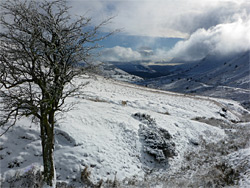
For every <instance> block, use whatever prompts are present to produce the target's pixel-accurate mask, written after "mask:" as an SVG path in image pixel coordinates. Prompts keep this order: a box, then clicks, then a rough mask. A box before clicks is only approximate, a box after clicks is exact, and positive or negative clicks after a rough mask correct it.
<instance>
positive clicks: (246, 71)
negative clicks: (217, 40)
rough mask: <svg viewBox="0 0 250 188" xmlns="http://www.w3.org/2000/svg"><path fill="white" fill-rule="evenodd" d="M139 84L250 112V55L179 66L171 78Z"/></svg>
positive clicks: (247, 53)
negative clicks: (228, 103) (198, 96)
mask: <svg viewBox="0 0 250 188" xmlns="http://www.w3.org/2000/svg"><path fill="white" fill-rule="evenodd" d="M140 84H143V85H147V86H149V87H153V88H159V89H163V90H168V91H176V92H182V93H196V94H201V95H205V96H213V97H221V98H228V99H233V100H237V101H239V102H241V103H242V104H243V105H245V107H246V108H250V52H245V53H241V54H238V55H237V56H235V57H228V58H224V59H216V57H213V56H208V57H207V58H204V59H203V60H202V61H200V62H199V63H194V64H193V65H192V64H191V66H189V67H183V66H182V65H181V66H180V70H179V71H173V72H172V73H169V75H168V76H165V77H160V78H156V79H151V80H146V81H143V82H141V83H140Z"/></svg>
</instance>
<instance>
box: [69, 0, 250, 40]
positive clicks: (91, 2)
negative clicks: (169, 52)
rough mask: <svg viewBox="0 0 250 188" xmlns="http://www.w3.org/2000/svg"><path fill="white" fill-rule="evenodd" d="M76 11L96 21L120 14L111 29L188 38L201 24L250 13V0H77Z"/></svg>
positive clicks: (145, 34) (222, 21) (205, 24)
mask: <svg viewBox="0 0 250 188" xmlns="http://www.w3.org/2000/svg"><path fill="white" fill-rule="evenodd" d="M69 2H70V5H71V6H72V8H73V9H72V13H73V14H85V13H86V12H87V15H89V16H90V17H92V18H93V19H94V21H95V22H96V23H98V22H100V21H101V20H103V19H105V18H107V17H109V16H112V15H113V16H116V18H115V19H114V20H113V21H112V22H113V23H112V24H110V25H109V26H107V27H109V28H108V29H111V30H112V29H117V28H123V29H124V30H123V31H124V32H125V33H126V34H129V35H139V36H157V37H180V38H187V37H188V36H189V35H190V34H191V33H192V32H194V31H196V30H197V29H199V28H205V29H208V28H210V27H212V26H215V25H218V24H222V23H230V22H233V21H235V20H236V19H237V16H240V17H241V18H243V17H244V15H243V14H249V13H250V0H202V1H201V0H175V1H173V0H74V1H69Z"/></svg>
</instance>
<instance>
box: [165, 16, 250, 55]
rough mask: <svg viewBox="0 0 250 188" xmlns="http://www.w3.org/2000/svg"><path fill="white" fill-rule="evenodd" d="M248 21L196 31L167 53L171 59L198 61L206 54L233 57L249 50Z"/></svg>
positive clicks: (249, 27)
mask: <svg viewBox="0 0 250 188" xmlns="http://www.w3.org/2000/svg"><path fill="white" fill-rule="evenodd" d="M249 31H250V19H248V20H247V21H243V20H241V19H239V20H238V21H236V22H233V23H226V24H218V25H216V26H214V27H211V28H209V29H207V30H206V29H198V30H197V31H196V32H194V33H193V34H192V35H191V36H190V38H189V39H188V40H185V41H180V42H178V43H177V44H176V45H175V46H174V47H173V49H171V50H170V51H169V52H168V55H169V56H171V57H178V58H181V59H185V60H198V59H201V58H204V57H205V56H207V55H208V54H211V55H219V56H226V55H233V54H235V53H238V52H244V51H247V50H250V32H249Z"/></svg>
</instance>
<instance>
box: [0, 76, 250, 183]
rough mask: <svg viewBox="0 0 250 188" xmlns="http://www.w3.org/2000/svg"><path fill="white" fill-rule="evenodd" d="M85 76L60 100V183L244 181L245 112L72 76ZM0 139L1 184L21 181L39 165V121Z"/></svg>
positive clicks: (247, 166)
mask: <svg viewBox="0 0 250 188" xmlns="http://www.w3.org/2000/svg"><path fill="white" fill-rule="evenodd" d="M85 81H89V84H88V85H87V86H86V87H85V88H84V90H83V93H84V94H83V95H82V96H78V97H75V98H73V97H72V98H69V99H68V101H67V103H68V104H69V103H70V102H73V103H75V106H74V109H73V110H71V111H69V112H67V113H64V114H58V115H57V124H56V129H55V135H56V140H55V145H56V146H55V165H56V174H57V181H58V182H61V185H62V184H63V183H62V182H65V183H67V184H69V185H72V186H73V187H84V186H86V184H87V183H89V182H88V181H90V182H93V183H94V184H96V183H97V182H100V180H101V179H103V180H104V181H103V184H102V185H103V186H104V187H111V184H112V186H116V187H119V186H120V187H146V186H148V187H152V188H153V187H159V188H160V187H161V188H165V187H183V186H184V185H185V186H193V187H199V186H201V187H207V186H210V187H211V186H226V185H235V184H236V185H237V186H240V187H247V185H249V183H250V171H249V170H250V161H249V159H250V148H249V147H250V145H249V144H250V143H249V140H248V139H249V136H250V128H249V127H250V120H249V112H248V111H246V110H245V109H244V108H242V107H241V106H240V105H239V104H238V102H235V101H231V100H224V99H216V98H208V97H201V96H193V95H184V94H177V93H172V92H166V91H160V90H155V89H150V88H145V87H140V86H136V85H132V84H128V83H123V82H118V81H113V80H111V79H105V78H103V77H101V76H96V77H88V78H87V77H86V79H82V80H77V82H85ZM0 143H1V148H0V159H1V160H0V162H1V182H2V186H3V187H9V186H10V185H11V186H14V187H15V186H20V185H22V186H23V187H28V186H27V185H28V183H27V181H24V180H22V178H21V177H28V176H25V174H28V173H29V172H31V171H32V172H33V171H34V172H35V171H36V170H39V169H41V168H42V157H41V143H40V137H39V125H36V124H34V123H32V122H31V121H30V120H29V119H25V118H23V119H20V120H19V121H18V122H17V123H16V126H15V127H13V128H12V129H11V130H10V131H9V132H7V133H6V134H5V135H3V136H2V137H0ZM86 167H88V168H86ZM84 169H85V171H84ZM87 170H88V172H91V174H87V175H86V173H87ZM84 174H85V175H86V176H85V175H84ZM87 180H88V181H87ZM86 182H87V183H86ZM89 184H90V183H89Z"/></svg>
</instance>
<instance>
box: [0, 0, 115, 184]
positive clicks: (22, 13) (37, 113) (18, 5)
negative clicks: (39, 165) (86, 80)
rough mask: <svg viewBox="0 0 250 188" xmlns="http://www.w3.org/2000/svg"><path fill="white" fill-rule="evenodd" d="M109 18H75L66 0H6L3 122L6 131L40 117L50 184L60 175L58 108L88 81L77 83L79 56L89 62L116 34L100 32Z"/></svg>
mask: <svg viewBox="0 0 250 188" xmlns="http://www.w3.org/2000/svg"><path fill="white" fill-rule="evenodd" d="M109 21H110V19H107V20H105V21H103V22H102V23H100V24H99V25H97V26H95V27H94V26H91V19H90V18H87V17H79V18H78V19H76V20H73V19H71V17H70V14H69V7H68V6H67V4H66V1H64V0H53V1H49V0H48V1H32V0H31V1H27V0H26V1H22V0H10V1H6V2H4V3H1V18H0V22H1V31H0V42H1V46H0V100H1V101H0V102H1V103H0V108H1V109H0V111H1V115H0V116H1V117H0V121H1V122H0V125H5V126H7V128H6V129H5V132H6V131H7V130H8V129H9V128H10V127H11V126H13V125H14V124H15V123H16V120H17V118H19V117H22V116H31V117H32V118H33V120H37V121H38V122H39V123H40V132H41V141H42V153H43V164H44V173H43V174H44V182H45V183H46V184H47V185H49V186H54V185H53V184H54V183H53V182H54V179H55V171H54V170H55V168H54V163H53V149H54V125H55V113H56V112H58V111H63V110H65V99H66V98H67V97H69V96H71V95H73V94H75V93H76V92H77V91H79V89H80V88H81V87H82V86H83V85H82V84H80V85H75V84H74V83H73V79H74V78H76V77H77V76H79V75H82V74H83V72H84V70H85V68H83V67H82V66H80V65H79V62H84V63H87V62H88V59H89V58H90V56H91V54H92V53H91V52H92V51H93V49H95V48H97V47H98V45H97V42H98V41H100V40H102V39H104V38H106V37H107V36H109V35H110V34H112V32H111V33H109V34H107V35H100V34H101V32H100V28H101V27H103V26H104V25H106V24H108V23H109ZM68 86H70V87H68ZM2 134H3V133H2Z"/></svg>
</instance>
